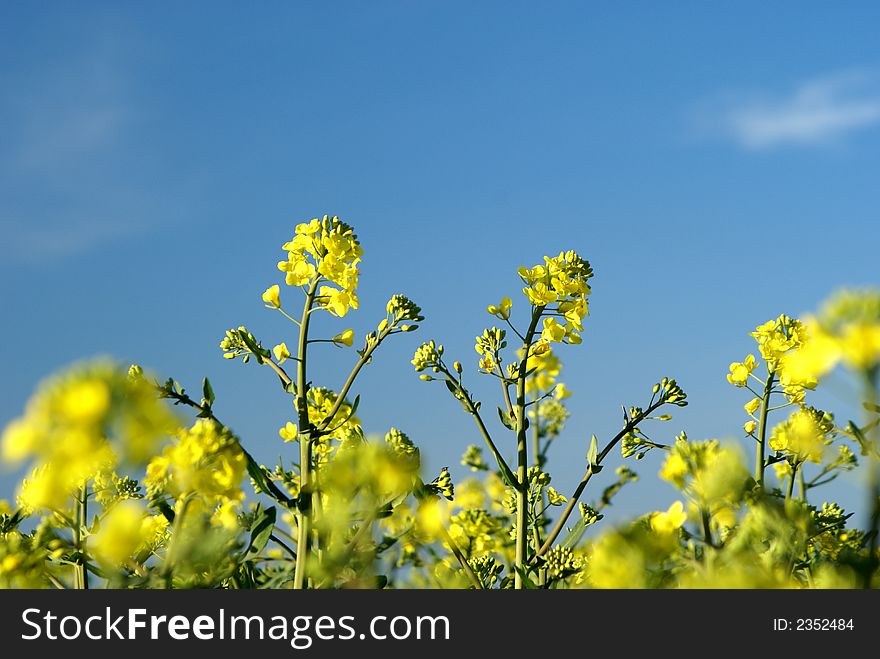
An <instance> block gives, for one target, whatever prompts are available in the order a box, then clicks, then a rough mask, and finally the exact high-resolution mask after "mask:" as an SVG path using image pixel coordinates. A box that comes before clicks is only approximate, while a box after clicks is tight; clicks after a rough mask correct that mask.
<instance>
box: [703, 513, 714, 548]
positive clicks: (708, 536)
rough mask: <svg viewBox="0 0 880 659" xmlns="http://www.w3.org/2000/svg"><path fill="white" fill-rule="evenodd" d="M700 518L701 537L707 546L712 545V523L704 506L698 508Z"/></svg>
mask: <svg viewBox="0 0 880 659" xmlns="http://www.w3.org/2000/svg"><path fill="white" fill-rule="evenodd" d="M700 518H701V520H702V522H703V539H704V540H705V541H706V546H707V547H714V546H715V542H714V541H713V540H712V524H711V520H710V518H709V511H708V510H706V508H701V509H700Z"/></svg>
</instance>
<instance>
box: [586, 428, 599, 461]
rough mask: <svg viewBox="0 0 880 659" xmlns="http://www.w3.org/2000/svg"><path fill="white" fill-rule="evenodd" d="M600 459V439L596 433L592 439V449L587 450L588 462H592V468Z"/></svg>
mask: <svg viewBox="0 0 880 659" xmlns="http://www.w3.org/2000/svg"><path fill="white" fill-rule="evenodd" d="M598 459H599V440H598V439H596V435H593V437H592V439H590V449H589V450H588V451H587V462H588V463H589V464H590V468H593V467H595V466H597V460H598Z"/></svg>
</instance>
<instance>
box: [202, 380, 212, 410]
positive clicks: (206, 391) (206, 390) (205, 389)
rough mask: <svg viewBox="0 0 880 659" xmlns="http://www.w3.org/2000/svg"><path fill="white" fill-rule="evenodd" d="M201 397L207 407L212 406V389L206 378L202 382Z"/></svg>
mask: <svg viewBox="0 0 880 659" xmlns="http://www.w3.org/2000/svg"><path fill="white" fill-rule="evenodd" d="M202 397H203V398H204V399H205V402H206V403H207V404H208V406H209V407H210V406H211V405H213V404H214V388H213V387H212V386H211V381H210V380H209V379H208V378H205V379H204V380H202Z"/></svg>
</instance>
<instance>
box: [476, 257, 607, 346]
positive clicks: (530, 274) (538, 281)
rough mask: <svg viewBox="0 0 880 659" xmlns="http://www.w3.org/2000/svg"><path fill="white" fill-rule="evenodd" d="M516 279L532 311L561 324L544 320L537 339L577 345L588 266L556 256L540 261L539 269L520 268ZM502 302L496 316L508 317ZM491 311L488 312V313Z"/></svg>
mask: <svg viewBox="0 0 880 659" xmlns="http://www.w3.org/2000/svg"><path fill="white" fill-rule="evenodd" d="M518 272H519V276H520V278H521V279H522V281H523V283H524V284H525V288H523V294H524V295H525V296H526V297H527V298H528V300H529V302H530V303H531V304H532V306H534V307H541V308H547V307H552V305H554V304H555V305H556V307H554V308H553V309H552V310H553V311H555V312H556V314H558V315H559V316H560V317H561V318H562V319H563V321H564V323H563V324H560V323H559V322H558V321H557V320H556V318H555V317H549V318H545V319H544V326H543V331H542V333H541V338H542V340H543V341H545V342H561V341H567V342H569V343H580V342H581V337H580V334H578V332H582V331H583V329H584V327H583V320H584V317H585V316H587V315H588V313H589V308H588V302H587V296H588V295H589V294H590V292H591V291H590V286H589V284H588V283H587V282H588V281H589V280H590V278H591V277H592V276H593V269H592V267H590V264H589V263H588V262H587V261H585V260H584V259H582V258H581V257H580V256H578V254H577V253H576V252H573V251H569V252H560V253H559V256H556V257H549V256H545V257H544V264H543V265H536V266H534V267H533V268H520V269H519V270H518ZM504 306H505V305H504V302H503V301H502V305H501V306H499V307H498V314H496V315H502V316H503V314H504V313H508V314H509V311H510V309H509V305H508V306H507V309H506V311H504ZM493 309H494V307H490V308H489V312H490V313H492V312H493V311H492V310H493Z"/></svg>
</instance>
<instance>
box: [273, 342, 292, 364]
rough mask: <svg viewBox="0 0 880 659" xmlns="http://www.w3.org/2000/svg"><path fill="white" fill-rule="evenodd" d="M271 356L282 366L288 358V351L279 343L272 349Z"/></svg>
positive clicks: (284, 344) (285, 345) (284, 345)
mask: <svg viewBox="0 0 880 659" xmlns="http://www.w3.org/2000/svg"><path fill="white" fill-rule="evenodd" d="M272 354H274V355H275V360H276V361H277V362H278V363H279V364H283V363H284V362H286V361H287V360H288V359H289V358H290V351H289V350H288V349H287V344H286V343H279V344H278V345H277V346H275V347H274V348H272Z"/></svg>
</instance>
